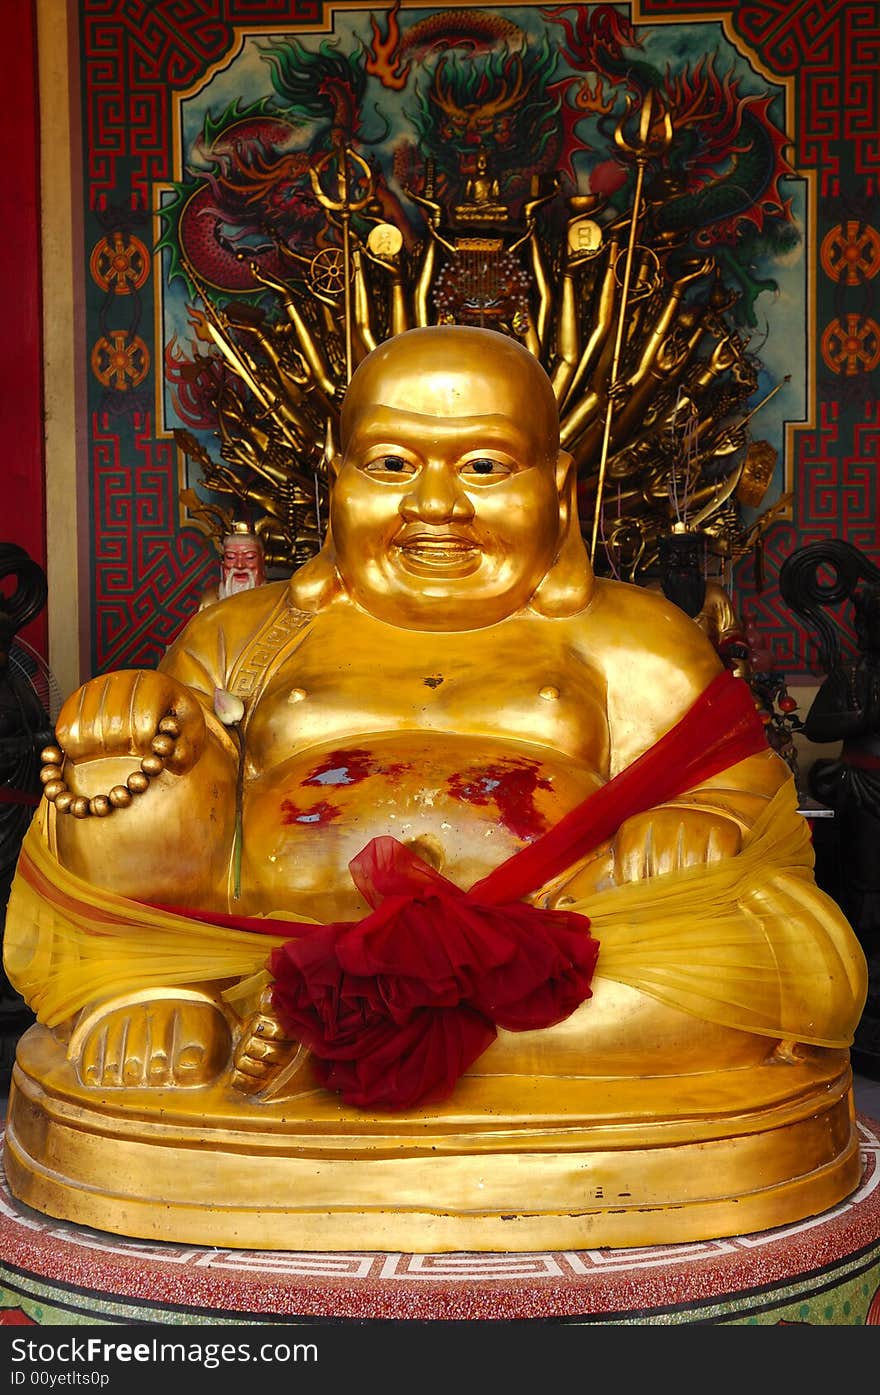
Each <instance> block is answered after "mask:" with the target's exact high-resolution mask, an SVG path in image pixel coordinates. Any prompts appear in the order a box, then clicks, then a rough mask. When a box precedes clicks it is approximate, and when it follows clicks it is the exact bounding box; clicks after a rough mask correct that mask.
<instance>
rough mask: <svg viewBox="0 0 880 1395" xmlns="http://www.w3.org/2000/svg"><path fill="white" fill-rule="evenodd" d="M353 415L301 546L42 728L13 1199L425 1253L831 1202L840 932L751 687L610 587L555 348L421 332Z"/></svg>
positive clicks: (252, 1238) (838, 1167)
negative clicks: (280, 570) (561, 394)
mask: <svg viewBox="0 0 880 1395" xmlns="http://www.w3.org/2000/svg"><path fill="white" fill-rule="evenodd" d="M340 437H341V438H340V443H339V451H338V456H337V457H336V458H335V459H334V460H333V462H332V468H333V474H334V479H333V484H332V489H331V507H330V526H329V532H328V536H327V539H326V541H325V544H324V546H323V549H322V551H321V552H320V553H319V554H318V555H317V556H316V557H315V558H314V559H313V560H311V561H310V562H308V563H307V564H306V565H304V566H303V567H302V568H300V569H299V570H298V571H297V572H295V573H294V575H293V576H292V577H291V578H290V580H289V581H278V582H270V583H267V584H266V585H264V586H261V587H257V588H254V589H249V590H246V591H242V592H240V593H238V594H235V595H232V596H230V597H228V598H227V599H226V600H224V601H222V602H219V603H218V604H216V605H213V606H211V607H208V608H207V609H205V610H202V611H200V612H199V614H197V615H196V616H195V617H194V618H193V620H192V621H191V622H190V623H189V625H188V626H187V627H186V629H185V630H184V631H183V633H182V634H181V635H180V637H179V639H178V640H177V641H176V643H175V644H174V645H173V646H172V647H171V648H170V650H169V651H168V653H167V655H166V656H165V658H164V659H163V660H162V662H161V664H160V665H159V668H158V670H156V671H121V672H116V673H109V674H106V675H104V676H102V677H100V678H96V679H94V680H92V681H90V682H88V683H86V684H85V685H84V687H83V688H81V689H80V690H79V691H78V692H77V693H75V694H74V695H73V696H72V697H71V698H70V699H69V700H68V701H67V703H66V705H65V708H64V710H63V712H62V714H61V716H60V719H59V721H58V724H57V735H58V748H57V749H55V750H50V751H49V752H47V753H46V757H45V759H46V769H45V779H46V784H45V790H46V799H45V801H44V803H43V806H42V808H41V811H40V814H39V817H38V818H37V820H36V821H35V823H34V825H33V829H32V832H31V834H30V835H29V838H28V840H27V843H26V846H25V848H24V849H23V852H22V857H21V859H20V863H19V869H18V874H17V878H16V885H15V887H14V888H13V894H12V898H11V901H10V906H9V913H8V918H7V936H6V951H5V960H6V967H7V972H8V974H9V977H10V978H11V979H12V981H13V982H14V983H15V984H16V986H17V987H18V988H19V991H21V992H22V993H23V994H24V996H25V997H26V998H27V1000H28V1002H29V1003H30V1004H31V1006H32V1007H33V1008H34V1010H35V1011H36V1012H37V1014H38V1025H37V1026H35V1027H34V1028H33V1029H32V1031H31V1032H29V1033H28V1034H26V1036H25V1037H24V1038H23V1039H22V1041H21V1043H20V1044H19V1053H18V1063H17V1067H16V1074H15V1082H14V1085H13V1091H12V1096H11V1101H10V1112H9V1121H8V1131H7V1145H6V1167H7V1172H8V1175H9V1178H10V1182H11V1185H12V1187H13V1189H14V1191H15V1193H16V1195H18V1196H19V1197H21V1198H22V1199H23V1200H25V1201H26V1202H28V1203H29V1204H30V1205H32V1206H35V1207H37V1208H38V1209H42V1210H45V1211H48V1212H49V1213H50V1214H54V1215H62V1216H67V1217H69V1218H71V1219H73V1220H76V1221H80V1222H83V1223H86V1224H96V1225H100V1226H102V1227H103V1228H105V1229H108V1228H109V1229H115V1230H122V1231H127V1232H129V1233H132V1232H133V1233H135V1234H140V1235H149V1236H151V1237H159V1238H164V1239H172V1240H179V1241H180V1240H184V1241H185V1240H193V1241H199V1242H201V1243H206V1242H215V1243H221V1244H225V1245H246V1246H254V1245H256V1246H263V1247H274V1248H317V1249H327V1248H331V1249H332V1248H336V1247H339V1246H344V1247H346V1248H363V1249H388V1248H390V1247H405V1248H409V1249H415V1250H426V1249H427V1250H431V1249H438V1248H439V1249H464V1250H479V1249H511V1248H513V1249H532V1248H535V1247H542V1246H547V1245H554V1246H558V1245H575V1244H603V1245H607V1244H613V1245H617V1244H624V1245H626V1244H630V1245H634V1244H636V1245H637V1244H645V1243H655V1242H663V1241H665V1240H673V1239H675V1240H684V1239H689V1238H690V1239H692V1238H697V1237H706V1236H710V1235H721V1234H730V1233H740V1232H741V1231H742V1230H744V1229H753V1228H759V1227H761V1226H764V1225H771V1224H778V1223H781V1222H782V1221H783V1220H790V1219H793V1218H794V1217H800V1216H803V1215H805V1214H811V1213H813V1212H817V1211H821V1210H823V1209H825V1208H826V1207H828V1206H830V1205H832V1204H834V1203H836V1202H837V1201H839V1200H840V1199H841V1198H842V1197H843V1196H845V1195H846V1194H848V1192H850V1191H851V1190H852V1189H853V1188H854V1187H855V1186H856V1185H857V1183H858V1179H859V1161H858V1141H857V1137H856V1134H855V1129H854V1124H853V1110H852V1096H851V1088H850V1087H851V1073H850V1069H849V1056H848V1046H849V1043H850V1041H851V1039H852V1032H853V1028H854V1026H855V1024H856V1022H857V1021H858V1018H859V1014H860V1012H861V1007H862V1003H863V1001H864V995H865V965H864V958H863V956H862V954H861V951H860V949H859V946H858V943H857V941H856V939H855V937H854V935H853V933H852V931H851V929H850V927H849V926H848V924H847V922H846V921H845V920H844V919H843V917H842V916H841V914H840V912H839V910H838V909H837V907H836V906H835V905H834V903H833V902H831V901H830V900H829V899H828V898H826V897H825V896H824V895H823V894H822V893H821V892H820V891H819V890H818V889H817V887H816V885H815V883H814V880H813V876H812V870H811V868H812V854H811V849H810V839H809V833H808V830H807V827H806V824H805V823H804V821H803V820H802V819H801V818H800V816H799V815H798V814H797V811H796V806H797V799H796V794H795V791H794V786H793V782H792V780H791V777H790V773H789V771H788V769H787V767H786V766H785V765H784V763H783V762H781V761H780V760H779V759H778V757H777V756H776V755H775V754H774V753H773V752H772V751H771V750H770V749H769V748H768V746H767V744H766V740H765V738H764V735H763V729H762V728H761V725H760V721H759V720H758V718H757V716H756V713H755V707H754V702H753V700H752V698H751V694H750V691H749V689H748V687H747V685H746V684H744V683H742V682H741V680H740V679H738V678H736V677H734V676H733V675H731V674H730V673H728V672H726V671H725V670H724V668H723V665H722V664H721V662H720V660H719V658H718V656H717V654H716V652H715V650H714V648H713V647H712V645H711V644H710V643H709V641H708V640H707V639H706V637H705V635H703V634H702V632H701V631H700V630H699V629H698V627H697V626H696V625H694V624H693V623H692V621H691V620H690V619H689V618H688V617H687V616H686V615H684V614H682V612H681V610H680V609H678V607H676V606H675V605H673V604H671V603H670V602H669V601H668V600H667V599H666V598H665V597H664V596H662V595H660V594H656V593H655V594H652V593H649V592H648V591H646V590H644V589H642V588H640V587H636V586H630V585H626V584H623V583H619V582H612V581H603V580H599V579H597V578H595V577H594V575H593V573H592V569H591V567H590V564H589V559H588V555H587V552H586V549H585V546H584V540H583V537H582V534H581V531H580V527H579V523H578V518H577V514H576V508H575V478H574V471H573V466H572V461H571V458H570V456H569V455H568V454H567V453H566V452H565V451H564V450H562V449H560V445H559V425H558V414H557V407H556V402H555V399H554V395H553V391H552V388H551V385H550V382H549V379H548V378H547V376H546V374H545V373H544V370H543V369H542V368H541V367H540V365H539V364H538V362H537V360H536V359H535V358H534V357H533V356H532V355H531V354H530V353H529V352H528V351H527V350H526V349H525V348H523V347H522V346H521V345H520V344H518V343H517V342H516V341H515V340H513V339H511V338H509V337H507V336H505V335H503V334H501V333H497V332H495V331H491V330H483V329H476V328H467V327H461V326H442V327H434V328H427V329H417V330H412V331H408V332H406V333H405V334H401V335H399V336H396V337H395V338H392V339H390V340H388V341H386V342H384V343H383V344H381V345H380V346H379V347H378V348H377V349H375V350H374V351H373V352H372V353H371V354H370V355H368V357H367V358H366V359H365V360H364V361H363V362H362V363H361V365H360V366H359V367H358V368H357V370H356V372H355V374H354V376H353V378H352V381H351V384H350V386H349V389H348V392H347V395H346V398H345V401H344V405H343V411H342V421H341V433H340ZM49 1100H51V1101H52V1103H51V1105H50V1104H49ZM207 1179H210V1180H207Z"/></svg>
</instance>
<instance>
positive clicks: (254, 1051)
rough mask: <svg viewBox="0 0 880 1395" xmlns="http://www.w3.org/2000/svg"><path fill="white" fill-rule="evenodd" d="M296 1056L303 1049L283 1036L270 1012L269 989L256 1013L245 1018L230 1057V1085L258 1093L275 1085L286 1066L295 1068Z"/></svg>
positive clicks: (252, 1093)
mask: <svg viewBox="0 0 880 1395" xmlns="http://www.w3.org/2000/svg"><path fill="white" fill-rule="evenodd" d="M298 1054H299V1055H300V1056H302V1057H303V1058H304V1057H305V1055H306V1052H305V1049H304V1048H303V1047H301V1046H300V1044H299V1042H296V1041H292V1040H291V1039H290V1037H288V1036H287V1034H286V1032H285V1031H284V1028H283V1027H282V1026H281V1023H280V1022H279V1021H278V1019H277V1017H276V1016H275V1014H274V1013H273V1011H272V1004H271V996H270V990H267V991H266V992H264V993H263V994H262V996H261V998H260V1004H259V1007H258V1008H257V1010H256V1012H254V1013H252V1014H251V1016H250V1017H247V1018H245V1020H244V1022H243V1023H242V1028H241V1036H240V1038H239V1041H238V1044H237V1046H236V1048H235V1051H234V1053H233V1057H232V1075H231V1077H230V1083H231V1084H232V1086H233V1087H234V1088H235V1089H236V1090H240V1091H241V1092H242V1094H245V1095H256V1094H261V1093H262V1092H263V1091H264V1090H269V1089H270V1088H271V1087H272V1086H273V1085H276V1084H279V1083H280V1079H281V1076H282V1072H283V1073H284V1078H285V1079H286V1078H287V1076H288V1074H289V1073H290V1072H288V1071H287V1069H286V1068H287V1067H288V1066H293V1067H294V1069H295V1068H296V1066H295V1064H294V1063H295V1062H296V1060H297V1057H298Z"/></svg>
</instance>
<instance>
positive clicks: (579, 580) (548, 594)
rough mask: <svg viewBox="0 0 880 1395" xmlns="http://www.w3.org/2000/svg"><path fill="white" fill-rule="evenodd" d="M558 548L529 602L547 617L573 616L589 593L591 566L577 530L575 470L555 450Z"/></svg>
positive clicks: (564, 455)
mask: <svg viewBox="0 0 880 1395" xmlns="http://www.w3.org/2000/svg"><path fill="white" fill-rule="evenodd" d="M556 481H557V485H558V487H559V550H558V551H557V553H556V559H555V561H554V562H553V564H552V566H551V567H550V569H549V571H548V572H547V573H546V575H545V576H544V579H543V580H542V581H541V582H540V583H539V585H538V587H537V590H536V591H535V593H534V595H533V596H532V599H531V601H530V602H529V605H530V609H532V610H534V611H536V612H537V613H538V614H539V615H545V616H547V618H548V619H558V618H559V617H561V616H564V615H576V614H577V612H578V611H579V610H583V609H584V607H585V606H586V605H587V604H588V603H589V601H590V599H591V597H592V594H593V568H592V567H591V565H590V558H589V555H588V553H587V547H586V543H585V542H584V537H583V534H582V533H581V527H580V519H579V518H578V511H577V471H576V469H575V465H574V461H573V460H572V458H571V456H570V455H569V454H568V452H567V451H560V452H559V460H558V462H557V466H556Z"/></svg>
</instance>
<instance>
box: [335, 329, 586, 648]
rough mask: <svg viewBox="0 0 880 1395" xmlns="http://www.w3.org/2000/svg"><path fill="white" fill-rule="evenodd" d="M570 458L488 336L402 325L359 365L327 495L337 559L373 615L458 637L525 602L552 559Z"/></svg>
mask: <svg viewBox="0 0 880 1395" xmlns="http://www.w3.org/2000/svg"><path fill="white" fill-rule="evenodd" d="M569 467H570V459H569V457H568V456H567V455H565V454H564V453H560V451H559V426H558V416H557V410H556V404H555V401H554V398H553V393H552V389H551V387H550V384H549V381H548V379H547V377H546V374H544V372H543V370H542V369H541V368H540V366H539V365H538V364H537V362H536V361H535V360H534V359H533V357H532V356H531V355H530V354H529V353H528V351H527V350H525V349H523V348H522V347H521V346H520V345H519V344H517V343H515V342H514V341H513V340H510V339H508V338H507V337H506V336H504V335H502V334H499V333H496V332H494V331H491V330H480V329H470V328H463V327H460V326H449V327H446V326H444V327H442V328H435V329H425V330H413V331H410V332H409V333H407V334H405V335H401V336H398V337H397V338H396V339H393V340H389V341H388V342H387V343H386V344H383V345H381V346H380V348H379V349H377V350H376V351H375V352H374V353H373V354H371V355H370V357H369V358H368V359H366V360H365V361H364V363H363V364H362V365H361V366H360V368H359V369H358V371H357V373H356V374H355V376H354V378H353V379H352V383H351V385H350V387H349V391H348V394H347V396H346V400H345V404H344V407H343V414H342V454H341V459H340V462H339V467H338V475H337V478H336V481H335V484H334V486H333V490H332V494H331V509H330V517H331V524H332V531H333V538H334V542H335V545H336V550H337V565H338V568H339V572H340V575H341V577H342V580H343V583H344V585H345V587H346V589H347V590H348V592H349V594H350V595H351V596H352V598H353V599H354V600H356V601H357V602H358V603H359V604H360V605H362V606H363V607H364V609H366V610H368V611H369V612H370V613H371V614H373V615H375V616H376V617H377V618H379V619H381V620H386V621H389V622H390V623H394V624H399V625H403V626H405V627H407V628H411V629H426V630H466V629H477V628H481V627H483V626H485V625H491V624H495V623H496V622H497V621H499V620H503V619H505V618H506V617H507V616H509V615H511V614H513V613H514V611H516V610H519V609H520V608H521V607H522V606H524V605H525V604H526V603H527V602H528V600H529V598H530V597H531V595H532V594H533V592H534V591H535V589H536V587H537V586H538V584H539V583H540V581H541V579H542V578H543V577H544V575H545V574H546V572H547V570H548V568H549V567H550V566H551V564H552V562H553V560H554V557H555V556H556V553H557V550H558V547H559V541H560V536H561V533H560V529H561V503H560V501H561V498H562V496H563V490H564V486H565V484H566V481H567V477H568V469H569Z"/></svg>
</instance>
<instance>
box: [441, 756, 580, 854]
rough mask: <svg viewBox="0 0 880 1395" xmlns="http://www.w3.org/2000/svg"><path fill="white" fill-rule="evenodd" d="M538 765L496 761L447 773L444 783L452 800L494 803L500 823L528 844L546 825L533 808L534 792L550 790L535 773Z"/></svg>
mask: <svg viewBox="0 0 880 1395" xmlns="http://www.w3.org/2000/svg"><path fill="white" fill-rule="evenodd" d="M540 768H541V767H540V766H539V764H538V762H537V761H531V760H522V759H516V760H510V761H499V762H498V764H497V765H486V766H480V767H471V769H469V770H466V771H464V772H463V773H461V774H458V775H450V777H449V779H448V780H447V781H446V785H447V788H448V790H449V793H450V794H451V795H452V797H453V798H454V799H461V800H464V801H465V803H467V804H477V805H480V806H481V807H488V806H489V805H490V804H494V805H495V808H496V809H497V810H498V817H499V819H500V821H501V822H502V823H503V824H504V826H505V827H506V828H508V829H509V830H510V832H511V833H512V834H513V835H514V836H515V837H516V838H522V839H523V841H524V842H527V843H530V842H532V841H533V840H534V839H535V838H538V837H540V835H541V834H542V833H544V832H545V831H546V829H547V827H548V825H547V820H546V818H545V817H544V815H543V814H542V813H541V812H540V811H539V810H538V809H536V808H535V791H536V790H550V789H552V788H553V785H552V782H551V781H550V780H548V779H547V777H546V776H545V775H540V774H539V773H538V772H539V770H540Z"/></svg>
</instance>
